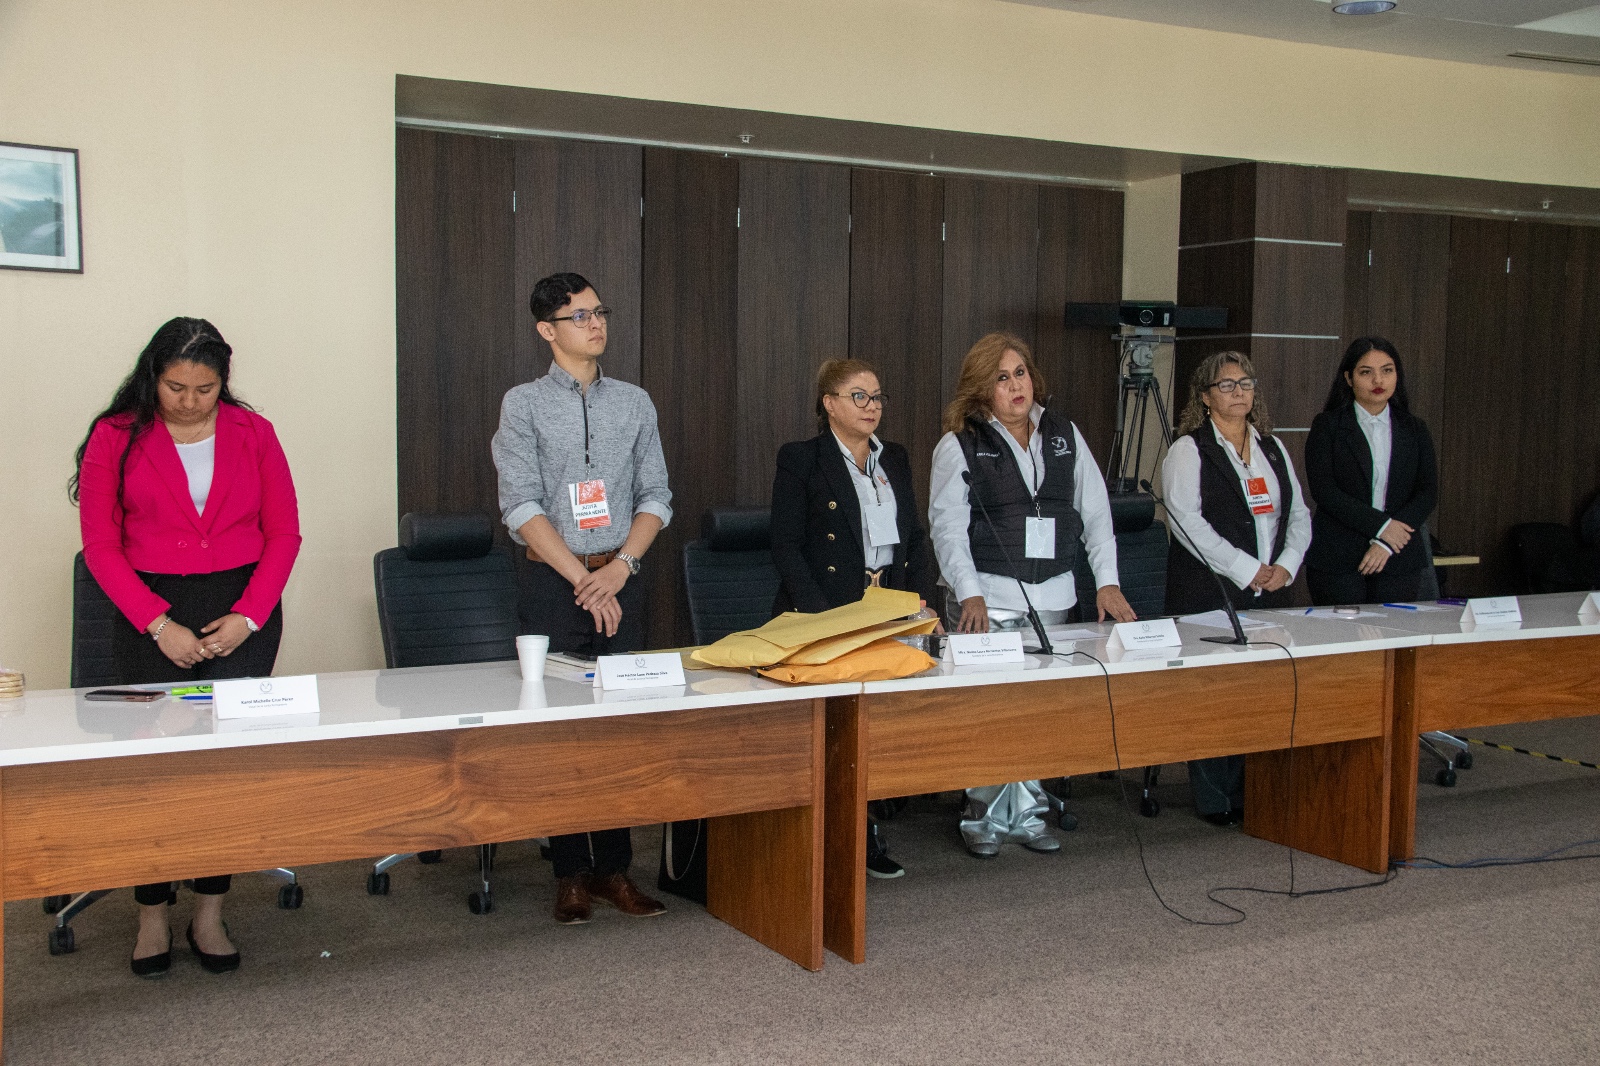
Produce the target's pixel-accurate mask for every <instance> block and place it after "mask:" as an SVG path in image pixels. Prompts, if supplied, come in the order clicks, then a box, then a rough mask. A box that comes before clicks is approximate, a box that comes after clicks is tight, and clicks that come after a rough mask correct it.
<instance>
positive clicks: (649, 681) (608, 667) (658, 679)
mask: <svg viewBox="0 0 1600 1066" xmlns="http://www.w3.org/2000/svg"><path fill="white" fill-rule="evenodd" d="M595 667H596V669H595V672H594V683H595V686H596V687H597V688H609V689H618V688H664V687H666V686H668V685H683V684H687V682H686V681H685V680H684V678H683V659H682V657H680V656H679V655H678V653H677V652H672V651H665V652H657V653H655V654H654V655H602V656H600V658H598V659H596V660H595Z"/></svg>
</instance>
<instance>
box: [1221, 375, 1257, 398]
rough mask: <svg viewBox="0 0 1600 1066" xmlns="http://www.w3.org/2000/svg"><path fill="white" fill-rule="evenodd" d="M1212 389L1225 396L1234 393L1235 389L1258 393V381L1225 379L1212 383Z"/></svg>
mask: <svg viewBox="0 0 1600 1066" xmlns="http://www.w3.org/2000/svg"><path fill="white" fill-rule="evenodd" d="M1211 388H1213V389H1216V390H1217V391H1218V392H1220V393H1223V394H1224V395H1226V394H1227V393H1230V392H1232V391H1233V390H1234V389H1243V390H1244V391H1245V392H1255V391H1256V379H1255V378H1223V379H1222V380H1220V381H1213V382H1212V383H1211Z"/></svg>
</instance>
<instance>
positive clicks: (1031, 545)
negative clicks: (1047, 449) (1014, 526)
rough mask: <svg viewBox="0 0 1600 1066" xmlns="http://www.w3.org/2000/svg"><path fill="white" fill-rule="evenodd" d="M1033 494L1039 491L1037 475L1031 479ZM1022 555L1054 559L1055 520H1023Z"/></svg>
mask: <svg viewBox="0 0 1600 1066" xmlns="http://www.w3.org/2000/svg"><path fill="white" fill-rule="evenodd" d="M1028 465H1029V466H1030V467H1032V466H1033V453H1032V452H1031V451H1030V452H1029V453H1028ZM1032 480H1033V482H1034V485H1033V491H1034V493H1035V494H1037V493H1038V491H1039V484H1038V481H1039V478H1038V473H1037V471H1035V473H1034V475H1033V478H1032ZM1022 554H1023V557H1024V558H1028V559H1054V558H1055V557H1056V520H1055V519H1054V518H1043V517H1040V516H1038V515H1030V516H1028V517H1027V518H1025V519H1024V520H1023V540H1022Z"/></svg>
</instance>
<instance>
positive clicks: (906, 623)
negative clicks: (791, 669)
mask: <svg viewBox="0 0 1600 1066" xmlns="http://www.w3.org/2000/svg"><path fill="white" fill-rule="evenodd" d="M938 624H939V620H938V619H937V618H920V619H919V618H911V619H902V620H901V621H897V622H884V623H882V624H881V625H875V626H868V627H867V628H865V629H858V630H856V631H855V632H854V633H845V634H842V635H840V636H837V637H825V638H824V639H822V640H814V641H812V642H811V643H810V644H807V645H806V646H805V647H803V648H801V649H800V650H799V651H797V652H795V653H794V654H793V655H791V656H789V657H788V658H786V659H784V660H783V661H784V664H785V665H790V666H813V665H816V664H817V663H826V662H831V661H832V660H834V659H837V658H838V657H839V656H841V655H844V654H846V653H848V652H852V651H855V650H856V649H857V648H864V647H866V646H867V645H868V644H871V643H872V642H873V641H875V640H882V639H884V638H885V637H898V636H900V635H901V634H903V633H932V632H933V629H934V627H935V626H937V625H938Z"/></svg>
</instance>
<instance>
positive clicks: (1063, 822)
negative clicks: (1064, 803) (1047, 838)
mask: <svg viewBox="0 0 1600 1066" xmlns="http://www.w3.org/2000/svg"><path fill="white" fill-rule="evenodd" d="M1056 825H1057V827H1059V828H1060V830H1061V831H1062V832H1063V833H1070V832H1072V831H1073V830H1074V829H1076V828H1078V816H1077V815H1075V814H1069V813H1068V812H1066V811H1062V812H1061V813H1060V814H1058V815H1056Z"/></svg>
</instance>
